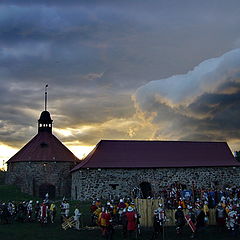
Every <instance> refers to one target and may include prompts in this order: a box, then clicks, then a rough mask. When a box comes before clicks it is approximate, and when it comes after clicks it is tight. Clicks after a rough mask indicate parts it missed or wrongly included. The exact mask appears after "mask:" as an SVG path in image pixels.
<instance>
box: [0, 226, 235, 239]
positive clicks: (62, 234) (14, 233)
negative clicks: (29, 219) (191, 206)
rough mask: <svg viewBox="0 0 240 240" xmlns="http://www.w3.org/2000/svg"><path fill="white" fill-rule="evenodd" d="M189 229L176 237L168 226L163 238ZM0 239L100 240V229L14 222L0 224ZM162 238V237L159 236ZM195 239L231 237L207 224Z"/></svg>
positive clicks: (187, 233)
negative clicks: (78, 229)
mask: <svg viewBox="0 0 240 240" xmlns="http://www.w3.org/2000/svg"><path fill="white" fill-rule="evenodd" d="M190 235H191V234H190V231H189V229H188V228H187V227H185V230H184V233H183V235H182V236H180V237H177V236H176V232H175V228H174V227H170V228H167V229H166V231H165V237H164V239H165V240H176V239H178V240H184V239H190ZM0 236H1V240H19V239H24V240H81V239H82V240H100V239H103V238H102V237H101V236H100V230H99V229H95V230H86V229H82V230H80V231H77V230H74V229H68V230H66V231H65V230H62V229H61V228H60V224H59V223H55V224H49V225H47V226H45V227H41V225H40V224H38V223H22V224H20V223H14V224H10V225H0ZM151 238H152V231H151V229H148V230H147V229H145V230H142V236H141V237H140V238H139V239H146V240H151ZM120 239H123V237H122V233H121V229H116V230H115V232H114V235H113V240H120ZM159 239H163V238H159ZM196 239H201V240H215V239H217V240H227V239H233V238H232V237H231V236H230V234H229V233H228V232H225V233H219V232H218V231H217V230H216V228H215V227H211V226H209V227H208V228H207V229H206V230H204V231H202V232H201V233H199V235H198V236H196Z"/></svg>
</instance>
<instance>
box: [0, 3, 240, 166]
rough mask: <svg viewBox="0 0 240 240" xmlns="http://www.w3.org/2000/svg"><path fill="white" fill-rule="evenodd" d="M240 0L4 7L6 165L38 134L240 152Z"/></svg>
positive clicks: (0, 83) (84, 141) (85, 147)
mask: <svg viewBox="0 0 240 240" xmlns="http://www.w3.org/2000/svg"><path fill="white" fill-rule="evenodd" d="M239 12H240V1H239V0H228V1H225V0H210V1H208V0H206V1H205V0H203V1H192V0H182V1H179V0H168V1H167V0H166V1H163V0H159V1H151V0H149V1H143V0H132V1H125V0H121V1H120V0H116V1H105V0H103V1H97V0H91V1H89V0H88V1H84V0H83V1H77V0H76V1H71V0H68V1H67V0H52V1H51V0H45V1H44V0H43V1H30V0H21V1H17V0H15V1H14V0H8V1H5V0H2V1H0V101H1V105H0V112H1V114H0V167H1V164H2V163H3V161H6V160H8V159H9V158H10V157H11V156H12V155H13V154H14V153H15V152H16V151H18V150H19V149H20V148H21V147H22V146H23V145H25V144H26V143H27V142H28V141H29V140H30V139H31V138H32V137H33V136H34V135H36V133H37V120H38V119H39V116H40V113H41V111H43V110H44V87H45V85H46V84H48V86H49V87H48V111H49V112H50V113H51V116H52V119H53V121H54V127H53V132H54V134H55V135H56V136H57V137H58V138H59V139H60V140H61V141H62V142H63V143H64V144H65V145H66V146H67V147H69V148H70V150H72V151H73V152H74V154H75V155H76V156H78V157H80V158H81V157H82V156H83V155H86V154H87V153H88V152H89V151H90V150H91V149H92V148H93V147H94V146H95V145H96V144H97V143H98V142H99V141H100V140H101V139H132V140H135V139H138V140H140V139H143V140H182V141H227V142H228V144H229V146H230V148H231V150H232V151H236V150H240V127H239V122H240V108H239V106H240V27H239V26H240V14H239Z"/></svg>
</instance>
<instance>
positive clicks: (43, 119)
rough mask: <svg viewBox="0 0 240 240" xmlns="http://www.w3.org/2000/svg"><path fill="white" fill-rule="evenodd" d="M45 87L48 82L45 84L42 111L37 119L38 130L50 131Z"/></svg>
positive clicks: (50, 123)
mask: <svg viewBox="0 0 240 240" xmlns="http://www.w3.org/2000/svg"><path fill="white" fill-rule="evenodd" d="M47 88H48V84H46V86H45V96H44V111H43V112H42V113H41V115H40V118H39V120H38V132H49V133H52V122H53V120H52V119H51V116H50V113H49V112H48V111H47Z"/></svg>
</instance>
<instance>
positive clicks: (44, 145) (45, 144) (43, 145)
mask: <svg viewBox="0 0 240 240" xmlns="http://www.w3.org/2000/svg"><path fill="white" fill-rule="evenodd" d="M40 146H41V147H42V148H46V147H48V144H47V143H45V142H42V143H40Z"/></svg>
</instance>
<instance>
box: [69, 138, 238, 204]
mask: <svg viewBox="0 0 240 240" xmlns="http://www.w3.org/2000/svg"><path fill="white" fill-rule="evenodd" d="M71 172H72V190H71V195H72V199H75V200H77V199H78V200H86V199H90V198H97V197H98V198H103V199H108V198H109V197H110V196H120V195H121V196H129V195H130V193H131V192H132V191H133V189H140V192H141V197H144V198H146V197H148V196H158V193H159V190H160V189H161V188H164V187H166V186H169V185H170V184H172V183H174V182H179V183H181V184H183V185H184V186H185V187H186V188H188V189H191V188H192V187H193V185H194V187H195V188H198V187H201V188H202V187H203V188H211V187H214V188H223V187H227V186H233V185H237V186H240V162H238V161H236V159H235V158H234V156H233V154H232V152H231V150H230V149H229V147H228V145H227V143H225V142H186V141H122V140H102V141H100V142H99V143H98V144H97V145H96V147H95V149H93V151H92V152H91V153H90V154H89V155H88V156H87V157H86V158H85V159H84V160H83V161H82V162H81V163H79V164H78V165H77V166H75V167H74V168H73V169H72V171H71Z"/></svg>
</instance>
